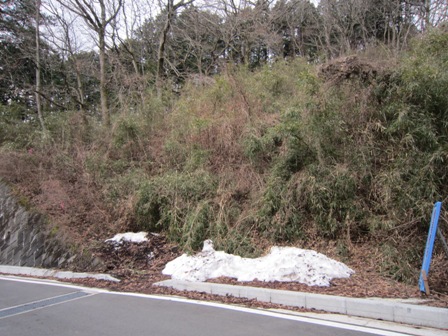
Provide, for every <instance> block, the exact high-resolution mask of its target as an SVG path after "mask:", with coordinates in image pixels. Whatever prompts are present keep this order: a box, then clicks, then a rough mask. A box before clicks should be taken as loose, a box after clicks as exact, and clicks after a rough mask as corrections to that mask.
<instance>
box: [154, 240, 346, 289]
mask: <svg viewBox="0 0 448 336" xmlns="http://www.w3.org/2000/svg"><path fill="white" fill-rule="evenodd" d="M162 273H163V274H166V275H171V277H172V278H173V279H178V280H187V281H206V280H207V279H212V278H218V277H221V276H224V277H230V278H236V279H237V280H238V281H253V280H256V279H257V280H259V281H267V282H268V281H282V282H300V283H303V284H306V285H309V286H329V285H330V281H331V279H333V278H348V277H349V276H350V275H351V274H353V273H354V271H353V270H352V269H350V268H349V267H347V266H346V265H345V264H343V263H341V262H338V261H336V260H333V259H330V258H328V257H327V256H325V255H323V254H321V253H317V252H315V251H312V250H303V249H299V248H295V247H278V246H274V247H272V248H271V251H270V253H269V254H268V255H266V256H264V257H261V258H256V259H250V258H241V257H239V256H235V255H232V254H227V253H225V252H223V251H215V250H214V248H213V243H212V242H211V241H210V240H206V241H205V242H204V248H203V250H202V252H200V253H198V254H196V255H195V256H188V255H186V254H183V255H182V256H180V257H179V258H177V259H174V260H173V261H171V262H169V263H168V264H166V266H165V269H164V270H163V271H162Z"/></svg>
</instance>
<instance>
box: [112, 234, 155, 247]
mask: <svg viewBox="0 0 448 336" xmlns="http://www.w3.org/2000/svg"><path fill="white" fill-rule="evenodd" d="M147 235H148V234H147V233H146V232H138V233H134V232H126V233H118V234H116V235H115V236H114V237H113V238H110V239H107V240H106V241H105V242H106V243H112V244H116V245H119V244H121V243H122V242H130V243H143V242H145V241H147V240H148V238H146V236H147Z"/></svg>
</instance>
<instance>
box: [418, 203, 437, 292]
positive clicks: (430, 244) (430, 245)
mask: <svg viewBox="0 0 448 336" xmlns="http://www.w3.org/2000/svg"><path fill="white" fill-rule="evenodd" d="M441 208H442V202H436V204H434V208H433V209H432V216H431V225H430V227H429V233H428V240H427V241H426V248H425V255H424V256H423V264H422V270H421V271H420V279H419V280H418V285H419V287H420V292H424V293H426V289H425V282H424V281H423V271H425V272H426V276H428V274H429V266H430V265H431V258H432V251H433V249H434V242H435V240H436V233H437V225H438V223H439V216H440V209H441ZM426 294H428V293H426Z"/></svg>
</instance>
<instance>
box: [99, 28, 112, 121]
mask: <svg viewBox="0 0 448 336" xmlns="http://www.w3.org/2000/svg"><path fill="white" fill-rule="evenodd" d="M105 33H106V32H105V30H104V28H103V29H100V30H99V31H98V38H99V48H100V50H99V52H100V95H101V116H102V119H103V123H104V125H105V126H106V127H110V125H111V123H110V113H109V108H108V106H107V105H108V104H107V90H106V42H105Z"/></svg>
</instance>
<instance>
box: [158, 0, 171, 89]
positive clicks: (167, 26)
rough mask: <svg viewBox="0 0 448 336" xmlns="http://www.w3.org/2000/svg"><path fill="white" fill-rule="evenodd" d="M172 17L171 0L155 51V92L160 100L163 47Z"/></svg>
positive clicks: (163, 61)
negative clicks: (157, 47)
mask: <svg viewBox="0 0 448 336" xmlns="http://www.w3.org/2000/svg"><path fill="white" fill-rule="evenodd" d="M172 17H173V0H168V4H167V14H166V21H165V26H164V27H163V30H162V34H161V35H160V41H159V49H158V51H157V74H156V90H157V97H158V98H162V91H163V71H164V70H163V68H164V65H165V46H166V40H167V36H168V32H169V30H170V28H171V20H172Z"/></svg>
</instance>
